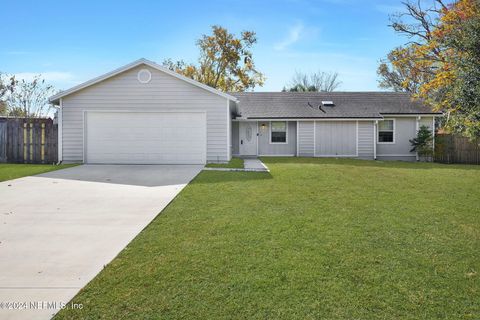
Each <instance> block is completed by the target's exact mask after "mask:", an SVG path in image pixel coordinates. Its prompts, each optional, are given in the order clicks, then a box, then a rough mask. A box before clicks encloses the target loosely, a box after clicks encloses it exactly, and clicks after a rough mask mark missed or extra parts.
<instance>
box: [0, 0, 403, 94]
mask: <svg viewBox="0 0 480 320" xmlns="http://www.w3.org/2000/svg"><path fill="white" fill-rule="evenodd" d="M399 10H401V3H400V1H396V0H387V1H380V0H317V1H307V0H288V1H287V0H285V1H262V0H257V1H229V0H224V1H166V2H164V1H153V0H152V1H140V0H135V1H99V0H97V1H8V2H4V3H3V4H2V30H3V32H2V42H1V44H0V71H3V72H7V73H11V74H17V75H18V76H19V77H25V78H29V77H31V76H32V75H33V74H36V73H42V74H43V75H44V77H45V78H46V79H47V80H48V81H49V82H50V83H52V84H54V85H55V86H56V87H57V88H58V89H62V90H63V89H67V88H69V87H71V86H73V85H76V84H78V83H81V82H83V81H86V80H89V79H91V78H93V77H96V76H98V75H100V74H102V73H105V72H108V71H111V70H112V69H115V68H118V67H120V66H122V65H125V64H127V63H129V62H131V61H133V60H136V59H139V58H142V57H144V58H147V59H150V60H153V61H156V62H158V63H161V62H162V61H163V60H164V59H166V58H172V59H174V60H176V59H183V60H185V61H186V62H194V61H195V60H196V59H197V56H198V50H197V48H196V46H195V41H196V40H197V39H198V38H199V37H200V36H201V35H202V34H205V33H209V32H210V26H211V25H214V24H218V25H221V26H223V27H226V28H227V29H228V30H230V31H231V32H234V33H237V34H238V32H240V31H241V30H252V31H255V32H256V33H257V36H258V44H257V45H256V46H255V47H254V49H253V52H254V59H255V62H256V65H257V68H258V70H260V71H261V72H263V73H264V74H265V76H266V78H267V81H266V83H265V85H264V86H263V87H259V88H257V89H256V91H279V90H281V89H282V87H283V86H284V85H285V84H286V83H288V81H289V79H290V78H291V76H292V74H293V73H294V72H295V70H299V71H305V72H310V71H317V70H323V71H337V72H338V73H339V74H340V80H341V81H342V85H341V87H340V88H339V90H342V91H365V90H368V91H373V90H379V89H378V86H377V75H376V68H377V65H378V61H379V60H380V59H381V58H383V57H384V56H385V55H386V54H387V53H388V51H389V50H391V49H392V48H394V47H395V46H398V45H400V44H402V43H403V42H405V39H402V38H400V37H399V36H398V35H395V34H394V33H393V32H392V30H391V29H390V28H389V27H388V26H387V25H388V23H389V20H388V17H389V14H391V13H394V12H396V11H399Z"/></svg>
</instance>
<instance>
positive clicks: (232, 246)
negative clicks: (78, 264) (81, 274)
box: [56, 158, 480, 320]
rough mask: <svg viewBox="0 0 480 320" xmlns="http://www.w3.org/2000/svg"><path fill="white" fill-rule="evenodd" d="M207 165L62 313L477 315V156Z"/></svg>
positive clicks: (279, 316) (228, 316) (479, 243)
mask: <svg viewBox="0 0 480 320" xmlns="http://www.w3.org/2000/svg"><path fill="white" fill-rule="evenodd" d="M263 161H264V162H265V163H266V165H267V166H268V167H269V168H270V170H271V172H270V174H269V173H251V172H219V171H203V172H201V173H200V175H199V176H197V178H196V179H195V180H194V181H193V182H192V183H191V184H190V185H188V186H187V187H186V188H185V189H184V190H183V191H182V193H181V194H180V195H179V196H178V197H177V198H176V199H175V200H174V201H173V202H172V203H171V204H170V205H169V206H168V207H167V208H166V209H165V211H164V212H163V213H162V214H161V215H159V216H158V217H157V218H156V219H155V220H154V221H153V222H152V223H151V224H150V225H149V226H148V227H147V228H146V229H145V230H144V231H143V232H142V233H141V234H140V235H139V236H138V237H137V238H136V239H135V240H134V241H133V242H132V243H130V245H129V246H128V247H127V248H126V249H125V250H123V251H122V252H121V254H120V255H119V256H118V257H117V258H116V259H115V260H114V261H113V262H112V263H110V264H109V265H108V266H107V267H106V268H105V269H104V270H103V271H102V272H101V273H100V274H99V275H98V276H97V277H96V278H95V279H94V280H93V281H92V282H90V283H89V284H88V285H87V286H86V287H85V288H84V289H82V290H81V292H80V293H79V294H78V295H77V296H76V297H75V298H74V299H73V302H75V303H82V304H83V309H81V310H71V309H70V310H69V309H65V310H62V311H60V313H59V314H58V315H57V316H56V319H57V320H58V319H479V318H480V274H479V272H480V206H479V200H480V188H479V185H480V167H478V166H477V167H475V166H464V165H441V164H430V163H400V162H374V161H361V160H334V159H309V158H265V159H263Z"/></svg>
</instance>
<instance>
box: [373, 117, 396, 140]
mask: <svg viewBox="0 0 480 320" xmlns="http://www.w3.org/2000/svg"><path fill="white" fill-rule="evenodd" d="M377 142H378V143H395V120H394V119H385V120H382V121H378V137H377Z"/></svg>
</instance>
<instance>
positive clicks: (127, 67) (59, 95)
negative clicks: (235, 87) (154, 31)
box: [48, 58, 238, 103]
mask: <svg viewBox="0 0 480 320" xmlns="http://www.w3.org/2000/svg"><path fill="white" fill-rule="evenodd" d="M142 64H145V65H147V66H149V67H152V68H153V69H157V70H158V71H161V72H164V73H166V74H169V75H171V76H173V77H175V78H177V79H180V80H183V81H185V82H188V83H190V84H192V85H194V86H197V87H199V88H202V89H204V90H207V91H209V92H211V93H214V94H216V95H219V96H221V97H223V98H226V99H230V100H232V101H238V99H237V98H235V97H233V96H231V95H229V94H226V93H224V92H221V91H219V90H217V89H214V88H212V87H209V86H207V85H205V84H203V83H200V82H198V81H195V80H193V79H190V78H187V77H185V76H183V75H181V74H178V73H176V72H175V71H172V70H170V69H168V68H165V67H163V66H161V65H159V64H157V63H155V62H153V61H150V60H147V59H145V58H142V59H139V60H136V61H134V62H132V63H129V64H127V65H125V66H123V67H120V68H118V69H115V70H113V71H110V72H108V73H105V74H103V75H101V76H98V77H96V78H93V79H91V80H89V81H86V82H84V83H81V84H79V85H77V86H74V87H72V88H70V89H68V90H65V91H62V92H59V93H57V94H56V95H53V96H51V97H50V98H49V99H48V101H49V102H51V103H55V102H56V101H58V99H60V98H63V97H65V96H68V95H70V94H72V93H74V92H77V91H79V90H82V89H85V88H86V87H89V86H92V85H94V84H96V83H99V82H100V81H103V80H105V79H108V78H111V77H113V76H116V75H117V74H120V73H122V72H124V71H127V70H130V69H132V68H135V67H137V66H139V65H142Z"/></svg>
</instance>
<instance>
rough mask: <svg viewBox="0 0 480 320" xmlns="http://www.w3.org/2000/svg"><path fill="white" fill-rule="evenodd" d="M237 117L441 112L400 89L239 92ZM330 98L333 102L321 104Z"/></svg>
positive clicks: (373, 115)
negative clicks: (377, 90) (328, 104)
mask: <svg viewBox="0 0 480 320" xmlns="http://www.w3.org/2000/svg"><path fill="white" fill-rule="evenodd" d="M230 94H231V95H233V96H235V97H236V98H237V99H238V103H237V107H238V114H239V115H240V117H238V118H239V119H307V118H325V119H328V118H357V119H361V118H368V119H377V118H378V119H383V118H384V116H386V115H389V114H390V115H393V114H399V115H408V114H412V115H413V114H415V115H416V114H420V115H421V114H430V115H435V114H441V113H435V112H432V111H431V110H430V109H428V108H427V107H426V106H424V105H423V104H422V103H421V102H419V101H414V100H412V98H411V95H410V94H408V93H401V92H242V93H237V92H235V93H230ZM322 101H324V102H326V101H333V104H334V106H322V108H321V110H320V108H319V106H320V105H322Z"/></svg>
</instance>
